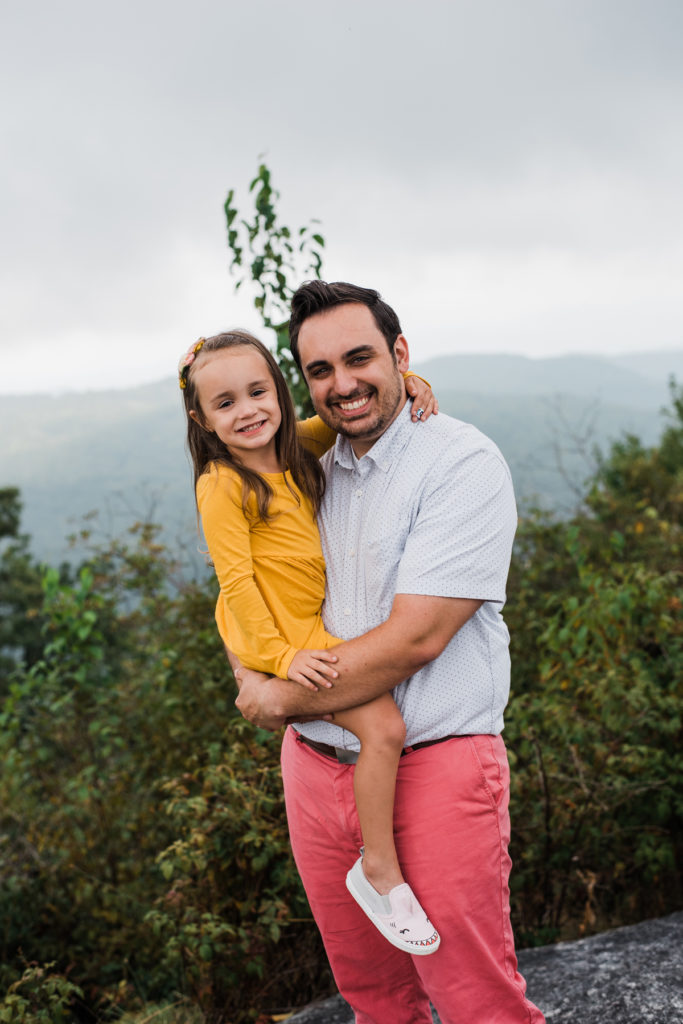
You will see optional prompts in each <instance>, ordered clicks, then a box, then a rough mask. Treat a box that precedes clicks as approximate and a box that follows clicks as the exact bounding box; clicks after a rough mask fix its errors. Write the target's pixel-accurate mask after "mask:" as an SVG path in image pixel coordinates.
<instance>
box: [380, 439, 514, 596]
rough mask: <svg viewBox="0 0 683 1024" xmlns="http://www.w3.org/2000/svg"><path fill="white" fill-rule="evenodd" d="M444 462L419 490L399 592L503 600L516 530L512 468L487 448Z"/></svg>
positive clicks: (399, 575)
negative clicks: (435, 477) (431, 482)
mask: <svg viewBox="0 0 683 1024" xmlns="http://www.w3.org/2000/svg"><path fill="white" fill-rule="evenodd" d="M444 462H445V463H446V464H445V465H444V463H443V462H442V463H441V464H440V465H439V467H438V479H436V480H435V482H434V484H433V486H429V485H428V486H427V487H426V488H425V490H424V492H423V495H422V498H421V501H420V507H419V511H418V514H417V516H416V519H415V521H414V523H413V525H412V527H411V529H410V531H409V535H408V539H407V542H406V545H405V548H404V552H403V556H402V558H401V561H400V565H399V570H398V578H397V584H396V593H398V594H422V595H429V596H432V597H461V598H469V599H471V600H480V601H495V602H499V603H500V604H504V603H505V587H506V582H507V575H508V571H509V568H510V557H511V553H512V542H513V539H514V535H515V531H516V529H517V510H516V506H515V498H514V491H513V487H512V480H511V478H510V471H509V469H508V467H507V465H506V464H505V462H504V461H503V459H502V458H501V457H500V456H499V455H498V454H497V453H496V452H493V451H489V450H486V449H483V450H475V451H473V452H471V453H469V454H468V455H467V456H465V457H464V458H458V459H455V460H454V459H448V458H447V459H445V460H444ZM436 475H437V474H436V473H435V476H436Z"/></svg>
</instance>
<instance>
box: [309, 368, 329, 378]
mask: <svg viewBox="0 0 683 1024" xmlns="http://www.w3.org/2000/svg"><path fill="white" fill-rule="evenodd" d="M326 373H327V367H326V366H319V367H318V369H317V370H311V372H310V375H309V376H311V377H315V378H319V377H324V376H325V374H326Z"/></svg>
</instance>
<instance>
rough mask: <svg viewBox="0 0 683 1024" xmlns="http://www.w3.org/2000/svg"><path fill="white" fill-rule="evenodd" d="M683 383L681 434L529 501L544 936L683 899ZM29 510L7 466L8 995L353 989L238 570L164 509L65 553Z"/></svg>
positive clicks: (675, 426) (147, 1011)
mask: <svg viewBox="0 0 683 1024" xmlns="http://www.w3.org/2000/svg"><path fill="white" fill-rule="evenodd" d="M436 383H437V386H438V381H437V382H436ZM673 398H674V402H673V408H672V410H671V416H670V418H669V420H668V421H667V425H666V427H665V429H664V431H663V433H662V434H661V437H660V439H659V440H658V443H657V444H656V445H655V446H653V447H649V446H646V445H643V444H642V443H641V442H640V441H638V440H636V439H635V438H631V439H629V440H627V441H624V442H620V443H618V444H616V445H615V446H614V447H612V449H611V450H610V452H609V453H608V454H607V455H606V457H605V458H604V459H603V460H602V461H601V462H600V464H599V466H598V468H597V469H596V471H595V472H594V474H593V476H592V478H591V480H590V481H589V482H588V484H587V486H586V488H585V489H584V492H583V499H584V500H583V502H582V505H581V509H580V510H579V511H577V512H576V513H575V514H574V515H573V516H571V517H568V518H564V519H560V518H557V517H553V516H544V515H539V514H527V515H526V516H524V517H523V519H522V522H521V524H520V530H519V535H518V543H517V548H516V552H515V556H514V559H513V566H512V571H511V577H510V584H509V588H508V590H509V600H508V605H507V607H506V618H507V621H508V624H509V626H510V631H511V635H512V659H513V680H512V695H511V701H510V705H509V708H508V712H507V715H506V731H505V736H506V740H507V743H508V747H509V751H510V760H511V764H512V780H513V781H512V794H511V795H512V805H511V814H512V821H513V836H512V846H511V853H512V857H513V861H514V871H513V876H512V886H513V891H512V913H513V918H514V924H515V928H516V933H517V936H518V939H519V940H520V943H521V944H522V945H524V944H527V945H533V944H536V943H546V942H548V941H553V940H554V939H559V938H567V937H573V936H577V935H584V934H588V933H590V932H592V931H597V930H601V929H603V928H606V927H610V926H612V925H618V924H622V923H628V922H632V921H637V920H640V919H643V918H645V917H651V916H656V915H659V914H664V913H666V912H667V911H670V910H674V909H678V908H680V907H681V905H682V904H683V878H682V876H681V864H682V863H683V858H682V854H683V753H682V751H683V744H682V742H681V741H682V739H683V736H682V735H681V706H682V698H683V615H682V610H683V602H682V600H681V594H682V592H683V586H682V585H683V554H682V551H683V549H682V546H681V545H682V542H683V537H682V526H683V395H681V394H680V393H676V394H674V396H673ZM131 436H132V435H131ZM20 532H21V526H20V521H19V503H18V496H17V494H16V492H14V491H12V490H8V489H5V490H4V491H2V492H0V534H1V535H2V537H3V538H4V539H3V540H2V542H1V543H2V548H1V549H0V587H1V588H2V590H1V592H0V614H1V619H0V622H1V624H2V634H1V636H0V644H1V654H2V657H3V662H2V665H3V668H2V681H1V682H0V701H1V703H0V760H1V761H2V764H3V772H2V774H1V775H0V883H1V884H0V921H2V923H3V927H2V929H0V965H1V966H0V978H1V979H2V981H3V982H4V989H5V990H6V995H5V997H4V999H2V998H1V997H0V1019H4V1020H8V1021H13V1022H17V1024H33V1022H35V1021H37V1020H41V1019H43V1020H46V1021H55V1022H58V1021H64V1022H66V1021H83V1022H86V1021H87V1022H94V1021H99V1022H102V1024H103V1022H104V1021H106V1020H111V1019H117V1018H119V1017H120V1016H121V1015H122V1014H129V1015H135V1016H128V1017H126V1018H124V1019H126V1020H128V1021H132V1020H133V1019H135V1020H137V1021H139V1022H142V1021H143V1020H151V1019H154V1014H155V1013H156V1011H155V1010H154V1008H153V1007H154V1004H169V1005H171V1004H172V1005H174V1006H175V1007H176V1011H177V1014H179V1016H178V1015H176V1014H174V1012H173V1011H169V1016H165V1017H164V1018H163V1020H164V1022H168V1021H171V1020H173V1021H175V1022H179V1021H183V1022H185V1024H187V1022H193V1024H195V1022H196V1024H200V1022H207V1024H228V1022H231V1024H246V1022H247V1021H249V1020H256V1019H258V1020H259V1021H261V1022H264V1024H265V1022H266V1021H272V1020H276V1019H281V1018H279V1017H278V1016H277V1015H278V1014H280V1015H281V1014H283V1013H285V1012H286V1011H287V1010H288V1009H289V1008H290V1007H293V1006H296V1005H301V1004H303V1003H304V1002H306V1001H307V1000H309V999H311V998H312V997H314V996H316V995H319V994H323V993H326V992H327V991H329V990H330V985H331V982H330V978H329V974H328V972H327V967H326V961H325V957H324V953H323V951H322V949H321V946H320V943H319V939H318V936H317V931H316V929H315V926H314V925H313V922H312V920H311V918H310V913H309V911H308V908H307V905H306V900H305V897H304V895H303V892H302V889H301V886H300V883H299V881H298V878H297V875H296V872H295V870H294V866H293V864H292V861H291V857H290V854H289V848H288V841H287V835H286V826H285V819H284V809H283V805H282V797H281V784H280V778H279V765H278V743H279V740H278V738H277V737H272V736H270V735H268V734H265V733H262V732H260V731H259V730H256V729H254V728H253V727H251V726H250V725H248V724H247V723H245V722H244V721H243V720H242V719H241V718H240V717H239V715H238V714H237V713H236V711H235V708H234V705H233V700H234V695H235V689H234V684H233V681H232V678H231V676H230V673H229V671H228V669H227V666H226V662H225V658H224V654H223V651H222V649H221V645H220V642H219V640H218V637H217V634H216V631H215V628H214V623H213V604H214V600H215V593H216V586H215V583H214V581H213V580H211V579H210V577H208V576H207V577H206V578H204V579H202V580H201V581H199V582H197V583H189V582H187V580H186V578H184V577H183V575H182V574H181V573H180V572H179V571H178V569H179V567H178V564H177V559H176V557H175V556H176V552H175V551H174V550H173V549H171V550H169V549H168V548H165V547H163V546H162V545H161V544H159V542H158V536H157V532H156V530H155V529H154V528H153V527H151V526H149V525H144V524H143V525H137V526H134V527H132V529H131V530H130V531H129V532H128V533H127V535H126V536H125V537H124V538H122V539H119V540H114V541H113V542H111V543H108V544H106V545H105V546H99V547H96V548H95V549H93V550H91V551H90V553H89V555H88V557H87V559H86V561H85V562H84V564H83V565H82V566H81V567H80V569H79V571H78V572H77V573H74V572H68V571H66V570H63V571H62V572H61V574H60V572H58V571H57V570H56V569H51V570H49V571H48V572H47V574H44V573H43V572H42V571H41V570H40V569H39V568H38V567H37V566H36V565H35V563H34V561H33V559H32V558H31V556H30V555H29V554H28V551H27V545H26V543H25V542H23V541H22V540H21V538H20ZM41 1014H43V1016H42V1017H41V1016H40V1015H41ZM159 1020H160V1021H161V1020H162V1018H161V1017H159Z"/></svg>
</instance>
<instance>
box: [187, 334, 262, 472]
mask: <svg viewBox="0 0 683 1024" xmlns="http://www.w3.org/2000/svg"><path fill="white" fill-rule="evenodd" d="M193 377H194V380H195V384H196V388H197V397H198V399H199V403H198V404H199V406H200V407H201V411H200V410H193V411H192V412H191V413H190V415H191V416H192V418H193V419H194V420H195V421H196V422H197V423H199V424H200V425H201V426H202V427H204V429H205V430H210V431H213V432H214V433H215V434H217V435H218V437H219V438H220V439H221V441H222V442H223V444H225V445H226V446H227V447H228V448H229V449H230V451H231V452H232V454H233V455H234V456H235V457H236V458H238V459H239V460H240V462H241V463H242V464H243V465H245V466H246V467H247V468H248V469H253V470H256V471H257V472H259V473H277V472H279V471H280V470H281V469H282V467H281V466H280V464H279V461H278V458H277V450H276V443H275V439H276V437H277V432H278V430H279V429H280V424H281V423H282V413H281V412H280V405H279V403H278V398H277V391H276V389H275V383H274V381H273V379H272V377H271V375H270V370H269V368H268V364H267V363H266V361H265V359H264V358H263V356H262V355H261V354H260V353H259V352H257V351H255V350H254V349H253V348H250V347H249V346H246V345H245V346H239V347H236V348H226V349H219V350H218V351H217V352H207V353H204V352H200V353H199V354H198V357H197V363H196V366H195V367H194V368H193Z"/></svg>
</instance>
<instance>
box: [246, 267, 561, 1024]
mask: <svg viewBox="0 0 683 1024" xmlns="http://www.w3.org/2000/svg"><path fill="white" fill-rule="evenodd" d="M290 344H291V350H292V353H293V355H294V357H295V359H296V360H297V363H298V365H299V366H300V368H301V370H302V372H303V374H304V377H305V379H306V382H307V384H308V386H309V389H310V392H311V397H312V400H313V404H314V406H315V408H316V411H317V413H318V415H319V416H320V417H321V419H322V420H324V421H325V423H327V424H328V425H329V427H331V428H332V429H333V430H334V431H336V432H337V434H338V439H337V442H336V444H335V446H334V447H333V448H332V449H331V450H330V451H328V452H327V454H326V455H324V456H323V459H322V465H323V468H324V471H325V476H326V489H325V493H324V496H323V498H322V502H321V505H320V510H319V515H318V522H319V527H320V533H321V537H322V546H323V553H324V556H325V562H326V566H327V590H326V597H325V605H324V609H323V618H324V625H325V629H326V630H327V632H328V633H329V634H332V635H333V636H334V637H338V638H340V639H341V640H343V641H345V642H344V643H342V644H341V645H339V646H338V647H335V648H333V650H334V655H335V656H336V661H335V662H334V670H335V672H336V673H337V675H336V678H334V681H333V685H332V686H331V687H330V686H327V685H320V686H319V687H318V688H317V689H308V688H305V687H304V686H302V685H298V684H297V683H296V682H293V681H289V680H284V679H280V678H277V677H274V676H272V677H265V676H264V675H262V674H261V673H258V672H252V671H250V670H247V669H241V670H240V672H239V676H240V693H239V697H238V700H237V706H238V708H239V709H240V711H241V712H242V714H243V715H244V716H245V717H246V718H248V719H249V720H250V721H252V722H254V723H255V724H257V725H259V726H261V727H263V728H267V729H276V728H279V727H280V726H282V725H285V724H287V723H290V724H289V727H288V728H287V729H286V731H285V737H284V743H283V750H282V767H283V780H284V787H285V797H286V802H287V813H288V819H289V827H290V835H291V841H292V848H293V851H294V856H295V859H296V863H297V867H298V869H299V871H300V873H301V877H302V879H303V882H304V886H305V888H306V892H307V895H308V898H309V901H310V904H311V908H312V910H313V914H314V916H315V919H316V922H317V924H318V926H319V928H320V931H321V933H322V936H323V939H324V942H325V947H326V950H327V953H328V956H329V959H330V963H331V965H332V969H333V971H334V975H335V980H336V981H337V984H338V986H339V989H340V991H341V992H342V994H343V995H344V996H345V998H346V999H347V1000H348V1002H349V1003H350V1004H351V1006H352V1007H353V1008H354V1010H355V1012H356V1021H357V1022H358V1024H430V1022H431V1019H432V1018H431V1013H430V1010H429V1000H431V1001H432V1003H433V1004H434V1006H435V1007H436V1009H437V1011H438V1013H439V1015H440V1018H441V1021H442V1024H522V1022H524V1024H542V1022H543V1020H544V1018H543V1015H542V1014H541V1013H540V1011H539V1010H538V1009H537V1008H536V1007H535V1006H534V1005H533V1004H532V1003H531V1002H529V1000H527V999H526V997H525V994H524V992H525V984H524V980H523V979H522V977H521V976H520V975H519V973H518V972H517V961H516V958H515V953H514V941H513V936H512V930H511V926H510V919H509V892H508V875H509V870H510V859H509V856H508V842H509V835H510V827H509V817H508V798H509V773H508V764H507V757H506V753H505V747H504V744H503V740H502V738H501V735H500V734H501V730H502V728H503V711H504V708H505V705H506V702H507V698H508V693H509V677H510V670H509V655H508V633H507V628H506V626H505V624H504V622H503V619H502V616H501V608H502V606H503V603H504V601H505V586H506V579H507V574H508V569H509V563H510V553H511V548H512V541H513V537H514V533H515V528H516V522H517V518H516V509H515V502H514V495H513V490H512V483H511V480H510V474H509V471H508V468H507V466H506V464H505V462H504V460H503V458H502V456H501V454H500V452H499V451H498V449H497V448H496V446H495V445H494V444H493V442H491V441H490V440H489V439H488V438H486V437H484V435H482V434H481V433H480V432H479V431H478V430H476V429H475V428H474V427H472V426H471V425H469V424H465V423H462V422H460V421H458V420H454V419H451V418H449V417H447V416H445V415H443V414H441V415H439V416H438V417H432V418H431V419H430V420H429V422H427V423H425V424H421V425H420V426H419V428H418V429H416V428H415V425H414V424H413V423H412V422H411V415H410V404H409V402H408V401H407V396H406V391H405V388H404V386H403V380H402V373H403V372H405V371H406V370H407V369H408V346H407V342H406V339H405V338H404V336H403V334H402V332H401V327H400V323H399V321H398V318H397V317H396V314H395V313H394V311H393V310H392V309H391V308H390V307H389V306H388V305H387V304H386V303H385V302H384V301H383V300H382V299H381V297H380V296H379V294H378V293H377V292H375V291H372V290H370V289H365V288H360V287H357V286H354V285H350V284H344V283H337V284H327V283H325V282H321V281H313V282H310V283H308V284H306V285H304V286H303V287H302V288H300V289H299V291H298V292H297V293H296V294H295V296H294V299H293V301H292V316H291V320H290ZM322 674H323V675H325V670H323V672H322ZM328 677H329V673H328ZM389 692H393V697H394V700H395V701H396V704H397V706H398V708H399V710H400V712H401V715H402V717H403V720H404V722H405V727H406V738H405V744H404V748H403V752H402V755H401V756H400V759H399V765H398V771H397V781H396V796H395V807H394V841H395V844H396V850H397V853H398V860H399V862H400V865H401V869H402V872H403V876H404V877H405V879H406V882H407V883H409V884H410V888H411V890H412V891H413V892H414V893H415V894H416V896H417V898H418V899H419V901H420V903H421V904H422V906H423V907H425V908H428V911H429V915H430V918H431V920H433V921H434V923H435V925H436V927H437V928H438V932H439V934H440V938H441V942H440V946H439V948H438V949H437V951H436V952H434V953H433V955H429V956H409V955H406V953H404V952H402V951H401V950H400V949H397V948H396V947H395V945H390V944H389V943H388V942H386V940H385V939H384V938H383V937H382V935H381V934H380V933H379V931H377V929H376V927H374V926H373V924H372V923H371V921H370V919H369V915H368V909H367V907H365V906H363V903H362V902H361V900H362V899H365V900H368V901H370V902H372V900H373V897H372V893H371V892H370V893H368V892H367V891H365V890H364V891H362V892H354V889H353V878H352V877H351V878H350V881H349V882H346V884H347V885H348V888H349V889H350V890H351V893H352V895H353V896H354V899H351V896H350V895H349V892H347V890H346V887H345V881H346V879H347V875H349V874H350V872H351V871H352V870H353V868H354V866H355V865H356V864H357V863H358V850H359V845H360V830H359V825H358V817H357V812H356V805H355V801H354V792H353V763H354V761H355V759H356V758H357V752H358V749H359V743H358V740H357V739H356V737H355V735H354V734H353V733H351V732H349V731H346V730H344V729H342V728H341V727H340V726H339V725H336V724H335V715H336V714H340V713H342V712H345V711H347V710H348V709H350V708H356V707H357V706H359V705H363V704H366V703H367V702H369V701H372V700H374V699H375V698H377V697H380V696H381V695H383V694H387V693H389ZM358 881H359V884H360V886H361V888H362V887H363V885H364V883H363V880H362V877H361V879H360V880H358ZM379 899H380V902H378V905H377V913H378V915H379V916H381V909H382V904H381V897H380V898H379ZM354 900H355V901H354ZM358 902H361V906H363V909H364V910H365V913H363V912H362V910H361V909H359V906H358V905H357V903H358Z"/></svg>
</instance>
